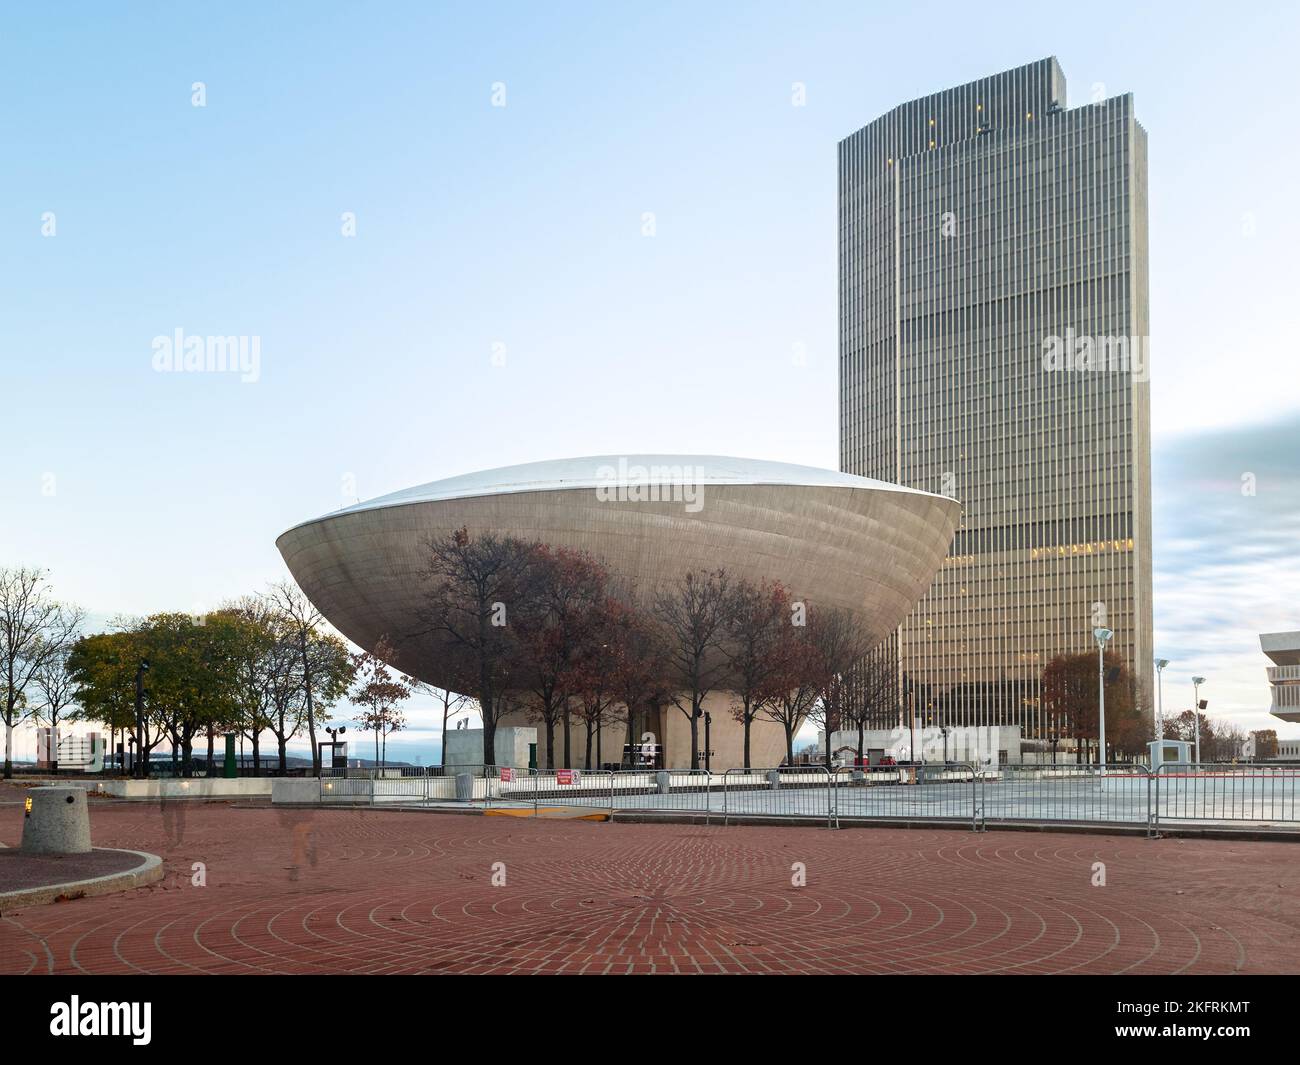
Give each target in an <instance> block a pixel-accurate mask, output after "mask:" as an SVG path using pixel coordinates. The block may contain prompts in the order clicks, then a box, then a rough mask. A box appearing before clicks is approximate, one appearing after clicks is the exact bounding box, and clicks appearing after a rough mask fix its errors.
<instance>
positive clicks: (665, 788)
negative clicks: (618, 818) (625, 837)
mask: <svg viewBox="0 0 1300 1065" xmlns="http://www.w3.org/2000/svg"><path fill="white" fill-rule="evenodd" d="M715 787H721V784H720V783H719V781H718V779H717V778H716V777H715V776H714V775H713V774H712V773H710V772H709V771H708V770H707V769H659V770H654V769H650V770H640V769H620V770H619V771H618V772H616V773H615V774H614V779H613V794H612V798H613V805H614V809H616V810H643V811H652V812H653V811H664V812H672V813H691V814H703V815H704V821H705V823H706V824H708V823H709V822H710V820H711V818H712V813H713V806H714V802H713V791H714V788H715Z"/></svg>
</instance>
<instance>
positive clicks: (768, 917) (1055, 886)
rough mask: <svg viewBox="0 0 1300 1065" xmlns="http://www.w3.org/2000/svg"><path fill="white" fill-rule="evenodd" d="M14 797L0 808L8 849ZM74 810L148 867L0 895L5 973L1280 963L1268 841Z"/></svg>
mask: <svg viewBox="0 0 1300 1065" xmlns="http://www.w3.org/2000/svg"><path fill="white" fill-rule="evenodd" d="M15 812H16V811H15V810H14V807H12V806H6V807H4V808H3V809H2V810H0V814H4V815H5V816H4V817H3V818H0V840H3V841H4V842H6V843H8V844H9V845H11V846H13V845H16V844H17V843H18V841H19V834H20V824H21V819H20V817H17V816H14V814H15ZM91 816H92V826H93V830H94V834H95V842H96V844H97V845H99V846H106V847H126V848H132V849H136V850H144V851H151V852H153V853H157V854H161V855H163V856H164V857H165V859H166V869H167V875H166V877H165V878H164V879H163V880H162V881H160V882H159V883H157V884H155V885H152V886H150V887H145V888H138V889H136V890H133V891H130V892H128V893H126V894H122V895H115V896H107V897H100V898H85V899H76V900H73V901H69V902H62V903H56V904H53V905H47V906H39V907H30V908H27V909H15V910H6V911H5V912H4V913H3V915H0V972H5V973H45V972H56V973H72V972H85V973H177V974H180V973H451V972H455V973H535V972H548V973H558V972H564V973H626V972H636V973H642V972H644V973H654V972H657V973H677V972H684V973H700V972H703V973H723V972H727V973H774V972H775V973H1022V974H1026V973H1148V974H1150V973H1231V972H1237V971H1241V972H1297V971H1300V846H1297V845H1293V844H1288V843H1261V842H1240V843H1238V842H1221V841H1199V840H1176V839H1165V840H1157V841H1147V840H1144V839H1140V838H1127V837H1107V836H1092V835H1070V834H1054V833H1021V832H997V831H990V832H988V833H985V834H982V835H975V834H973V833H969V832H959V831H946V830H945V831H939V830H918V831H911V830H903V829H847V830H841V831H829V830H825V829H810V828H752V827H730V828H724V827H704V826H687V825H641V824H598V823H591V822H582V821H565V820H554V819H543V820H528V819H518V818H510V817H475V816H464V815H452V814H435V813H402V812H395V811H390V812H372V811H368V810H363V811H355V810H320V811H309V810H295V811H281V810H273V809H268V808H251V807H249V808H240V807H234V806H227V805H219V804H191V805H182V804H176V803H173V804H170V805H169V806H168V807H166V808H164V809H160V808H158V807H157V806H147V805H134V804H132V805H128V804H121V803H95V804H94V805H93V809H92V815H91ZM196 862H202V863H204V866H205V867H206V886H203V887H197V886H194V885H193V884H192V878H193V876H194V869H193V865H194V863H196ZM1096 862H1102V863H1104V865H1105V879H1106V885H1105V886H1104V887H1094V886H1093V885H1092V881H1093V879H1094V878H1095V877H1096V875H1097V873H1096V871H1095V870H1094V863H1096ZM498 863H500V864H498ZM797 863H802V867H803V868H804V869H805V870H806V878H807V883H806V886H796V884H795V883H794V882H793V881H794V880H796V879H797V878H798V874H799V865H798V864H797ZM502 874H504V879H505V883H504V884H503V885H499V886H494V877H495V879H497V880H500V878H501V876H502Z"/></svg>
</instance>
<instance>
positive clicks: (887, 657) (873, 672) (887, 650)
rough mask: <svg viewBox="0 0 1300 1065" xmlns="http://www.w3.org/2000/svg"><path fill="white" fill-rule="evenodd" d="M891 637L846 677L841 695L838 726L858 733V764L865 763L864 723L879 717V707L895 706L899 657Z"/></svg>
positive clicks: (874, 649) (865, 725) (873, 650)
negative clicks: (894, 649)
mask: <svg viewBox="0 0 1300 1065" xmlns="http://www.w3.org/2000/svg"><path fill="white" fill-rule="evenodd" d="M893 648H894V643H893V641H892V640H885V641H884V642H883V643H881V644H878V645H877V646H876V647H875V648H873V649H872V650H871V652H869V653H868V654H867V655H866V656H865V657H864V658H863V659H862V661H861V662H860V663H858V665H857V666H856V667H855V668H854V669H852V670H851V671H850V673H849V675H848V677H847V678H846V679H845V684H844V698H843V700H842V702H841V707H840V721H841V726H840V727H841V728H843V727H844V726H845V725H847V726H849V727H851V728H854V729H856V730H857V733H858V747H857V751H858V756H857V757H858V763H859V764H865V763H866V750H865V747H866V728H867V722H868V721H873V720H879V718H880V716H881V712H882V708H885V707H889V708H891V709H892V708H893V707H894V691H895V688H896V686H897V684H898V659H897V657H896V656H895V654H894V651H893Z"/></svg>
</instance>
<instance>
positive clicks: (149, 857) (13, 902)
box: [0, 847, 163, 912]
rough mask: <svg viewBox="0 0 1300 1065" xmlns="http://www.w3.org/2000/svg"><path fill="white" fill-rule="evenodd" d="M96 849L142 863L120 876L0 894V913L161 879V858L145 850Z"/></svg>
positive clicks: (124, 871)
mask: <svg viewBox="0 0 1300 1065" xmlns="http://www.w3.org/2000/svg"><path fill="white" fill-rule="evenodd" d="M95 850H118V851H120V852H121V853H123V854H134V855H137V856H138V857H139V858H141V859H142V860H141V862H140V864H139V865H137V866H136V867H135V868H133V869H125V870H123V871H122V872H120V873H108V874H107V875H105V876H94V877H90V878H89V879H88V880H65V881H63V882H62V883H59V884H45V885H43V886H41V887H34V888H24V889H22V890H21V891H3V892H0V912H6V911H9V910H14V909H21V908H23V907H26V906H44V905H46V904H47V903H51V902H56V901H57V900H58V899H59V898H60V897H67V898H70V899H71V898H89V897H91V896H92V895H112V894H114V893H115V892H118V891H129V890H130V889H131V888H136V887H143V886H144V885H145V884H152V883H154V882H155V881H157V880H161V879H162V878H163V863H162V859H161V858H159V857H158V855H156V854H149V853H147V852H145V851H133V850H125V849H124V848H118V847H96V848H95Z"/></svg>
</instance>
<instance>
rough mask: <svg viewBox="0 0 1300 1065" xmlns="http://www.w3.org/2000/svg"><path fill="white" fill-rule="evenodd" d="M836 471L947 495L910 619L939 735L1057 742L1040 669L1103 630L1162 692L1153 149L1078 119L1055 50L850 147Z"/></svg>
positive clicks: (1132, 134) (1114, 110) (1147, 686)
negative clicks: (1156, 594) (952, 528)
mask: <svg viewBox="0 0 1300 1065" xmlns="http://www.w3.org/2000/svg"><path fill="white" fill-rule="evenodd" d="M839 224H840V229H839V237H840V240H839V253H840V464H841V467H842V468H843V469H844V470H845V471H847V472H850V473H857V474H863V475H866V476H869V477H878V478H882V479H884V480H889V481H896V482H899V483H902V484H905V485H911V486H913V487H916V488H922V489H926V490H929V491H934V492H942V493H944V494H947V495H952V496H955V497H956V498H958V499H960V500H961V502H962V504H963V520H962V524H961V526H960V528H959V531H958V532H957V534H956V536H955V539H954V542H953V545H952V548H951V552H950V556H949V558H948V559H947V561H946V563H945V565H944V567H943V569H942V570H941V572H940V573H939V576H938V577H937V578H936V579H935V582H934V584H933V585H932V586H931V588H930V590H929V592H928V593H927V594H926V596H925V597H924V598H923V599H922V600H921V602H920V603H919V604H918V605H917V607H916V609H915V610H914V611H913V612H912V614H911V615H910V616H909V617H908V618H907V620H906V621H905V622H904V623H903V625H902V627H901V628H900V629H899V631H898V634H897V637H896V641H897V642H896V644H895V645H894V646H892V647H888V648H885V649H882V652H881V653H882V654H883V655H888V656H889V658H888V660H890V661H893V660H894V658H893V656H895V655H896V661H897V675H898V690H897V693H896V694H897V696H898V699H897V700H896V703H895V705H894V706H893V707H890V706H885V707H884V708H882V709H880V710H879V711H877V712H875V713H874V714H873V715H872V719H871V720H870V726H871V727H876V728H892V727H895V726H896V725H898V724H900V723H902V722H904V721H906V720H907V718H908V716H910V715H909V714H908V711H907V709H906V708H909V707H910V708H911V713H912V714H914V715H915V719H919V720H920V721H921V722H922V723H923V724H933V725H937V726H943V725H947V726H961V725H1019V726H1020V727H1021V730H1022V732H1021V734H1022V738H1023V739H1028V740H1035V739H1036V740H1039V741H1049V740H1051V739H1052V737H1053V736H1054V735H1056V734H1058V733H1059V734H1061V735H1062V737H1063V738H1064V736H1068V735H1069V733H1070V729H1071V726H1070V724H1069V723H1068V722H1061V721H1055V720H1053V719H1052V714H1050V713H1049V712H1047V711H1046V710H1045V708H1044V707H1043V706H1042V705H1041V702H1040V698H1039V695H1040V687H1041V685H1040V678H1041V675H1042V671H1043V667H1044V666H1045V665H1046V663H1047V662H1049V661H1050V660H1051V659H1052V658H1053V657H1054V656H1056V655H1058V654H1063V653H1065V654H1077V653H1081V652H1084V651H1092V652H1093V653H1094V654H1095V653H1096V644H1095V642H1094V639H1093V630H1094V628H1095V627H1098V626H1100V627H1108V628H1110V629H1112V630H1114V637H1113V639H1112V641H1111V643H1110V646H1109V647H1108V650H1109V651H1114V652H1117V653H1118V654H1120V655H1121V656H1122V657H1123V659H1124V660H1125V662H1126V663H1127V665H1128V667H1129V669H1130V670H1132V671H1133V672H1134V673H1135V675H1136V676H1137V677H1138V678H1139V681H1140V682H1141V683H1142V687H1143V689H1144V691H1145V693H1148V695H1147V699H1148V703H1149V693H1150V691H1151V674H1152V649H1151V641H1152V622H1151V458H1150V450H1151V446H1150V413H1149V412H1150V386H1149V384H1148V379H1147V371H1148V368H1149V362H1148V359H1147V354H1148V345H1147V337H1148V332H1149V329H1148V313H1147V147H1146V133H1145V131H1144V130H1143V129H1142V127H1141V126H1140V125H1139V124H1138V122H1137V119H1136V118H1135V117H1134V114H1133V99H1132V97H1131V96H1127V95H1126V96H1119V97H1114V98H1111V99H1100V100H1098V101H1096V102H1094V103H1090V104H1087V105H1085V106H1082V107H1075V108H1067V107H1066V102H1065V77H1064V75H1063V74H1062V72H1061V68H1060V65H1059V64H1058V63H1057V61H1056V59H1055V58H1051V59H1044V60H1041V61H1039V62H1036V63H1031V64H1029V65H1028V66H1023V67H1019V68H1017V69H1015V70H1009V71H1007V72H1006V73H1003V74H996V75H994V76H992V77H987V78H982V79H980V80H979V81H974V82H971V83H970V84H968V85H961V86H959V87H957V88H954V89H947V90H945V91H943V92H939V93H935V94H934V95H932V96H926V97H923V98H922V99H919V100H913V101H912V102H911V103H905V104H902V105H901V106H899V107H896V108H894V109H893V110H892V111H890V112H889V113H888V114H886V115H883V116H882V117H880V118H878V119H876V120H875V121H874V122H872V123H871V124H869V125H867V126H864V127H863V128H862V129H860V130H858V131H857V132H856V133H854V134H853V135H852V136H850V137H847V138H846V139H845V140H843V141H841V142H840V145H839Z"/></svg>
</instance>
